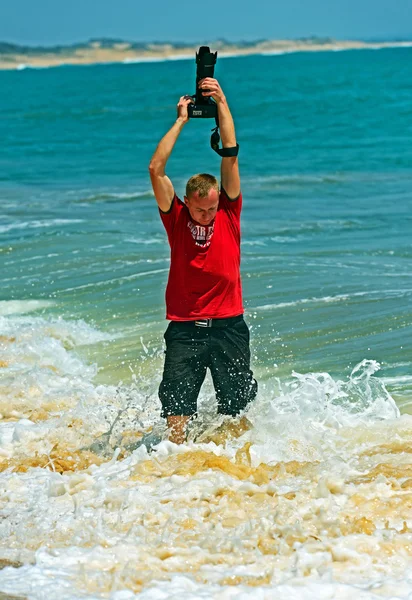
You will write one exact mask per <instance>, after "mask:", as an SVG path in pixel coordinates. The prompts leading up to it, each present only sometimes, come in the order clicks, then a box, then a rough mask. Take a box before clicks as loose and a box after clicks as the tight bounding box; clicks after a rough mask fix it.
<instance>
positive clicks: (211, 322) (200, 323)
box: [175, 315, 243, 327]
mask: <svg viewBox="0 0 412 600" xmlns="http://www.w3.org/2000/svg"><path fill="white" fill-rule="evenodd" d="M242 320H243V315H237V316H236V317H228V318H227V319H196V321H175V323H184V324H185V325H193V327H227V326H228V325H232V324H234V323H238V322H239V321H242Z"/></svg>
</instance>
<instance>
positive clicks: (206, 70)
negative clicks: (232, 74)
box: [188, 46, 217, 119]
mask: <svg viewBox="0 0 412 600" xmlns="http://www.w3.org/2000/svg"><path fill="white" fill-rule="evenodd" d="M216 59H217V52H210V48H209V46H200V48H199V52H196V94H195V95H194V96H192V98H193V99H194V101H195V102H194V104H189V106H188V112H189V117H190V118H191V119H211V118H212V119H215V118H216V116H217V106H216V102H215V101H214V100H213V99H212V98H209V97H208V98H205V97H204V96H202V91H205V90H200V89H199V81H200V80H201V79H204V78H205V77H213V75H214V71H215V64H216Z"/></svg>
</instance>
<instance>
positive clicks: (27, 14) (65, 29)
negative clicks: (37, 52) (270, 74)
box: [0, 0, 412, 45]
mask: <svg viewBox="0 0 412 600" xmlns="http://www.w3.org/2000/svg"><path fill="white" fill-rule="evenodd" d="M309 35H320V36H332V37H335V38H337V39H351V38H352V39H354V38H356V39H359V38H361V39H369V38H376V37H379V38H395V37H396V38H402V37H403V38H408V39H412V0H190V1H189V0H177V1H173V2H172V1H171V0H155V1H154V0H148V1H147V2H146V1H143V0H68V1H67V0H66V1H63V0H0V40H1V41H9V42H15V43H22V44H23V43H25V44H29V45H33V44H44V45H51V44H67V43H73V42H78V41H85V40H88V39H90V38H93V37H94V38H95V37H115V38H122V39H127V40H133V41H154V40H159V41H164V40H169V41H186V42H193V43H201V42H206V41H213V40H215V39H217V38H226V39H229V40H234V41H236V40H255V39H259V38H270V39H274V38H296V37H303V36H309Z"/></svg>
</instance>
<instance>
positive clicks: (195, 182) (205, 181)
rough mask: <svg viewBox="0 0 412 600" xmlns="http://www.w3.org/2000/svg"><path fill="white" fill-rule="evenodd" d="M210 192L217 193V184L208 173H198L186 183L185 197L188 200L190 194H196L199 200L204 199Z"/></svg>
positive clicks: (214, 178) (213, 177)
mask: <svg viewBox="0 0 412 600" xmlns="http://www.w3.org/2000/svg"><path fill="white" fill-rule="evenodd" d="M210 190H216V191H217V192H218V193H219V182H218V180H217V179H216V177H215V176H214V175H209V173H198V174H197V175H193V176H192V177H191V178H190V179H189V181H188V182H187V184H186V197H187V198H190V196H191V195H192V194H194V193H195V192H198V193H199V198H206V196H207V195H208V193H209V192H210Z"/></svg>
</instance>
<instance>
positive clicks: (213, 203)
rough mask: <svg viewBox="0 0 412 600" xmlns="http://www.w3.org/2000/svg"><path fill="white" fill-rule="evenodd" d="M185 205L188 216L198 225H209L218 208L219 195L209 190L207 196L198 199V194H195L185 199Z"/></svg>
mask: <svg viewBox="0 0 412 600" xmlns="http://www.w3.org/2000/svg"><path fill="white" fill-rule="evenodd" d="M185 204H186V206H187V208H188V209H189V213H190V216H191V217H192V219H193V220H194V221H196V223H199V225H209V224H210V223H211V222H212V221H213V219H214V218H215V216H216V213H217V208H218V206H219V193H218V192H217V191H216V190H214V189H211V190H210V191H209V193H208V195H207V196H205V197H204V198H199V192H195V193H194V194H192V195H191V196H190V198H187V197H186V196H185Z"/></svg>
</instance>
